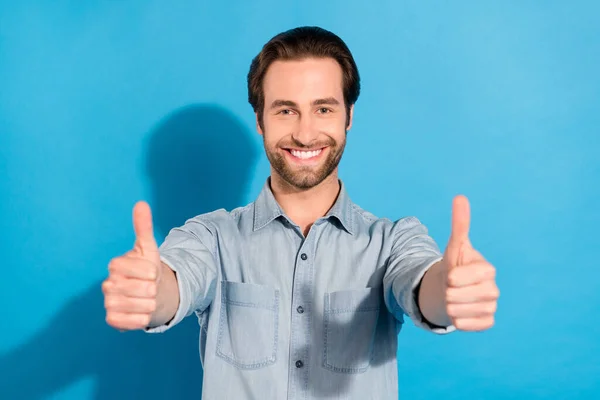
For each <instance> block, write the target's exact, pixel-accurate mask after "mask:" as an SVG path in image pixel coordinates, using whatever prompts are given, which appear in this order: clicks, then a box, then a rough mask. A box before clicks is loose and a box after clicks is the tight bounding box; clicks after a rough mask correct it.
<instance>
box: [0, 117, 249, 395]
mask: <svg viewBox="0 0 600 400" xmlns="http://www.w3.org/2000/svg"><path fill="white" fill-rule="evenodd" d="M250 134H251V133H250V132H249V131H248V130H247V129H246V128H245V127H244V126H243V125H242V124H241V123H240V122H239V121H238V120H237V119H236V118H235V116H233V115H232V114H230V113H229V112H227V111H226V110H224V109H222V108H220V107H217V106H213V105H191V106H187V107H183V108H181V109H179V110H176V111H175V112H174V113H172V114H171V115H169V116H167V117H166V118H165V119H164V120H163V121H161V122H160V123H159V124H158V125H157V127H156V128H155V129H154V130H153V132H152V133H151V135H150V136H149V141H148V143H147V147H146V150H147V153H146V161H147V162H146V171H147V173H148V177H149V179H150V181H151V184H152V193H153V198H152V200H151V201H150V204H151V206H152V209H153V213H154V223H155V229H156V233H157V234H160V236H161V237H164V235H165V234H166V233H168V231H169V230H170V229H171V228H172V227H175V226H178V225H182V224H183V223H184V222H185V219H187V218H189V217H192V216H194V215H197V214H199V213H203V212H207V211H212V210H214V209H217V208H227V209H231V208H234V207H237V206H239V205H242V201H243V197H244V195H245V193H246V191H247V185H248V184H249V181H250V176H251V173H252V172H253V170H254V164H255V161H256V158H257V156H258V152H257V149H256V146H255V144H254V143H253V141H252V140H251V137H250ZM117 195H118V194H117ZM157 236H158V235H157ZM90 245H91V244H90ZM107 262H108V260H107ZM100 285H101V282H100V281H99V282H96V283H95V284H93V285H92V286H90V287H89V288H87V290H86V291H85V292H83V293H82V294H81V295H79V296H76V297H74V298H72V299H70V300H69V301H68V302H67V303H66V305H65V307H64V308H63V309H62V310H60V311H59V312H58V313H57V314H56V316H55V317H54V318H53V319H52V320H51V321H50V322H49V324H48V325H46V326H44V327H42V328H41V329H40V331H39V332H38V333H37V334H36V335H35V336H33V337H32V339H31V340H29V341H28V342H27V343H25V344H24V345H22V346H21V347H19V348H17V349H15V350H14V351H11V352H10V353H8V354H6V355H5V356H3V357H2V358H0V371H4V373H5V374H7V375H4V376H2V377H1V379H0V382H1V383H0V398H1V399H17V398H18V399H37V398H44V397H46V396H49V395H51V394H53V393H56V392H59V391H61V390H62V389H64V388H66V387H67V386H68V385H70V384H73V383H75V382H76V381H78V380H80V379H83V378H88V377H92V378H94V379H95V382H96V388H97V389H96V394H95V396H94V399H97V400H109V399H110V400H114V399H134V398H136V399H137V398H139V399H171V398H187V399H194V398H195V399H198V398H200V393H201V389H202V368H201V365H200V359H199V353H198V324H197V322H196V319H195V318H194V317H193V316H192V317H190V318H187V319H185V320H184V321H183V322H182V323H181V324H180V325H178V326H176V327H174V328H173V329H171V330H169V331H167V332H165V333H163V334H146V333H143V332H126V333H120V332H118V331H116V330H114V329H112V328H111V327H109V326H108V325H107V324H106V323H105V319H104V318H105V311H104V305H103V301H104V299H103V296H102V292H101V289H100Z"/></svg>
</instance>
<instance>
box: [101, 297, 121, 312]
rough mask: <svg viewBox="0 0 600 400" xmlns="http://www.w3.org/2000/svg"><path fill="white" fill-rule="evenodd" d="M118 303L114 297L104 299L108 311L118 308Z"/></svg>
mask: <svg viewBox="0 0 600 400" xmlns="http://www.w3.org/2000/svg"><path fill="white" fill-rule="evenodd" d="M117 303H118V302H117V299H116V298H115V297H114V296H106V297H105V298H104V308H106V309H107V310H110V309H114V308H116V306H117Z"/></svg>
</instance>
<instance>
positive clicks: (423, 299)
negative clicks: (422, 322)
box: [417, 260, 452, 326]
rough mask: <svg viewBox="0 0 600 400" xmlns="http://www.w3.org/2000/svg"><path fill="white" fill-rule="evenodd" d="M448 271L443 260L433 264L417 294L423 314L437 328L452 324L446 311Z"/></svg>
mask: <svg viewBox="0 0 600 400" xmlns="http://www.w3.org/2000/svg"><path fill="white" fill-rule="evenodd" d="M446 270H447V267H446V264H445V262H444V261H443V260H442V261H438V262H436V263H435V264H433V266H431V268H429V270H428V271H427V272H426V273H425V275H424V276H423V279H422V280H421V284H420V287H419V292H418V294H417V296H418V304H419V309H420V310H421V314H423V317H424V318H425V319H426V320H427V321H428V322H429V323H431V324H433V325H437V326H449V325H451V324H452V320H451V319H450V317H449V316H448V313H447V311H446V274H447V272H446Z"/></svg>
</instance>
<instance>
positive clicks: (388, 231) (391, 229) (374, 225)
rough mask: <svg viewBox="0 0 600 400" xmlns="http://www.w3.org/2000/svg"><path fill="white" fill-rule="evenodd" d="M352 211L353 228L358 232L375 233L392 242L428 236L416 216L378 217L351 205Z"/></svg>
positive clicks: (425, 228) (424, 227) (426, 230)
mask: <svg viewBox="0 0 600 400" xmlns="http://www.w3.org/2000/svg"><path fill="white" fill-rule="evenodd" d="M352 211H353V214H354V223H355V226H356V228H357V230H359V231H364V232H371V233H372V232H374V231H376V232H379V233H381V234H383V235H384V236H385V237H387V238H390V239H393V240H397V239H401V238H405V237H406V236H415V235H423V234H424V235H427V234H428V229H427V227H426V226H425V225H424V224H423V223H421V221H420V220H419V218H417V217H416V216H412V215H408V216H404V217H400V218H397V219H391V218H387V217H379V216H376V215H375V214H373V213H371V212H369V211H366V210H364V209H363V208H361V207H360V206H358V205H356V204H352Z"/></svg>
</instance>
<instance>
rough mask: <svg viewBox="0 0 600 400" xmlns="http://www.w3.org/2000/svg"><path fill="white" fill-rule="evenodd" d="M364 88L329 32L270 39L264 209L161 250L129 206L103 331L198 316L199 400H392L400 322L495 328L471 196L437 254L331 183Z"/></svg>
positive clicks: (260, 80)
mask: <svg viewBox="0 0 600 400" xmlns="http://www.w3.org/2000/svg"><path fill="white" fill-rule="evenodd" d="M359 82H360V80H359V74H358V70H357V68H356V65H355V63H354V60H353V57H352V55H351V53H350V51H349V50H348V48H347V47H346V45H345V44H344V42H343V41H342V40H341V39H340V38H339V37H337V36H336V35H334V34H333V33H331V32H328V31H326V30H323V29H320V28H316V27H303V28H297V29H292V30H290V31H287V32H283V33H281V34H279V35H277V36H275V37H274V38H273V39H271V40H270V41H269V42H268V43H267V44H266V45H265V46H264V47H263V49H262V51H261V52H260V53H259V54H258V56H257V57H256V58H255V59H254V60H253V62H252V65H251V67H250V72H249V74H248V92H249V102H250V104H251V105H252V106H253V108H254V111H255V114H256V126H257V130H258V133H259V134H260V135H262V137H263V141H264V147H265V151H266V154H267V157H268V159H269V161H270V163H271V174H270V177H269V178H268V179H267V180H266V182H265V185H264V188H263V190H262V192H261V193H260V195H259V196H258V198H257V199H256V201H254V202H253V203H251V204H249V205H247V206H245V207H242V208H237V209H234V210H232V211H230V212H227V211H225V210H218V211H214V212H212V213H208V214H203V215H199V216H197V217H195V218H192V219H190V220H188V221H187V222H186V223H185V225H184V226H182V227H179V228H176V229H173V230H172V231H171V232H170V233H169V235H168V236H167V238H166V239H165V242H164V243H163V244H162V245H161V247H160V248H159V247H157V244H156V242H155V240H154V236H153V231H152V219H151V213H150V209H149V207H148V205H147V204H146V203H144V202H140V203H138V204H136V206H135V207H134V215H133V218H134V229H135V232H136V242H135V246H134V248H133V250H131V251H130V252H128V253H127V254H125V255H123V256H120V257H117V258H115V259H113V260H112V261H111V262H110V265H109V270H110V274H109V277H108V279H107V280H106V281H105V282H104V283H103V292H104V294H105V300H106V301H105V306H106V310H107V314H106V319H107V322H108V324H110V325H111V326H113V327H115V328H117V329H120V330H131V329H145V330H146V331H148V332H163V331H165V330H166V329H169V328H171V327H173V326H175V325H177V324H178V323H179V322H180V321H181V320H182V319H183V318H184V317H186V316H188V315H190V314H191V313H195V314H196V315H197V317H198V318H199V322H200V327H201V328H200V353H201V360H202V364H203V367H204V383H203V398H204V399H242V398H243V399H322V398H328V399H329V398H332V399H378V400H380V399H395V398H397V396H398V387H397V386H398V385H397V360H396V351H397V337H398V333H399V332H400V328H401V326H402V323H403V322H404V316H405V315H406V316H408V317H410V318H411V319H412V320H413V321H414V323H415V324H416V325H417V326H419V327H421V328H423V329H425V330H428V331H432V332H435V333H439V334H443V333H448V332H451V331H453V330H455V329H459V330H465V331H479V330H484V329H488V328H490V327H491V326H492V325H493V324H494V313H495V311H496V304H497V298H498V296H499V291H498V288H497V286H496V284H495V269H494V267H493V266H492V265H490V264H489V263H488V262H487V261H486V260H485V259H484V258H483V257H482V256H481V255H480V254H479V253H478V252H477V251H476V250H475V249H474V248H473V247H472V245H471V243H470V241H469V237H468V231H469V205H468V202H467V199H466V198H465V197H464V196H457V197H456V198H455V200H454V203H453V209H452V233H451V237H450V240H449V242H448V245H447V248H446V250H445V252H444V254H441V253H440V251H439V250H438V247H437V245H436V243H435V242H434V241H433V240H432V238H431V237H429V236H428V234H427V229H426V228H425V227H424V226H423V225H422V224H421V223H420V222H419V221H418V220H417V219H416V218H414V217H407V218H403V219H400V220H398V221H395V222H392V221H390V220H388V219H383V218H377V217H375V216H374V215H372V214H370V213H368V212H366V211H364V210H362V209H361V208H360V207H358V206H357V205H355V204H354V203H352V201H351V200H350V197H349V195H348V193H347V192H346V190H345V187H344V184H343V183H342V182H341V181H340V180H339V179H338V170H337V168H338V163H339V162H340V159H341V157H342V153H343V151H344V146H345V144H346V135H347V132H348V131H349V130H350V128H351V126H352V115H353V111H354V104H355V102H356V100H357V98H358V95H359V92H360V83H359ZM207 173H209V172H208V171H207ZM223 184H226V183H225V182H224V183H223ZM174 368H176V366H174Z"/></svg>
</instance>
